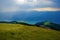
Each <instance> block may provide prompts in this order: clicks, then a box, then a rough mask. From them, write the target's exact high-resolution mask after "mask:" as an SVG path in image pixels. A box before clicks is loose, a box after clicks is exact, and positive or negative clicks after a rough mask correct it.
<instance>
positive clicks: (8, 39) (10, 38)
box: [0, 24, 60, 40]
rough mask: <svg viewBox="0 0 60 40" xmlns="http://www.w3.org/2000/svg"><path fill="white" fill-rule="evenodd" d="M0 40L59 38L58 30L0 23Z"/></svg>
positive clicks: (59, 39)
mask: <svg viewBox="0 0 60 40" xmlns="http://www.w3.org/2000/svg"><path fill="white" fill-rule="evenodd" d="M0 40H60V32H59V31H55V30H50V29H45V28H39V27H33V26H26V25H20V24H0Z"/></svg>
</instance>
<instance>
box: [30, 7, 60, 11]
mask: <svg viewBox="0 0 60 40" xmlns="http://www.w3.org/2000/svg"><path fill="white" fill-rule="evenodd" d="M31 10H33V11H60V8H49V7H48V8H33V9H29V11H31Z"/></svg>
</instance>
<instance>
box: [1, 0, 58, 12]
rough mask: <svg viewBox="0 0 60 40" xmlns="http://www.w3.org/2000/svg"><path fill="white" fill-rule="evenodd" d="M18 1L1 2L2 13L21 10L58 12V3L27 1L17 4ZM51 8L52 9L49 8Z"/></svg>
mask: <svg viewBox="0 0 60 40" xmlns="http://www.w3.org/2000/svg"><path fill="white" fill-rule="evenodd" d="M22 2H23V1H22ZM16 3H17V2H16V0H4V1H3V0H2V1H1V0H0V12H16V11H21V10H30V9H32V10H40V11H41V10H42V11H44V10H47V11H48V10H50V11H53V10H58V9H59V8H56V7H59V6H58V1H57V2H54V1H52V0H25V1H24V3H23V4H18V3H17V4H16ZM48 7H50V8H48ZM55 8H56V9H55Z"/></svg>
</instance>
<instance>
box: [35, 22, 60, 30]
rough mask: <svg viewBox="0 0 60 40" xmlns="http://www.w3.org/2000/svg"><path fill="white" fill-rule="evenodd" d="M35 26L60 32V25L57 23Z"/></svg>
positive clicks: (41, 23) (43, 23)
mask: <svg viewBox="0 0 60 40" xmlns="http://www.w3.org/2000/svg"><path fill="white" fill-rule="evenodd" d="M35 25H36V26H38V27H44V28H50V29H54V30H60V25H59V24H55V23H52V22H49V21H44V22H38V23H36V24H35Z"/></svg>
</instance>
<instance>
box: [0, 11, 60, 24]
mask: <svg viewBox="0 0 60 40" xmlns="http://www.w3.org/2000/svg"><path fill="white" fill-rule="evenodd" d="M0 20H3V21H5V20H8V21H26V22H27V23H30V24H32V23H33V24H35V23H36V22H43V21H45V20H49V21H51V22H53V23H56V24H60V11H28V12H27V11H19V12H8V13H0Z"/></svg>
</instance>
